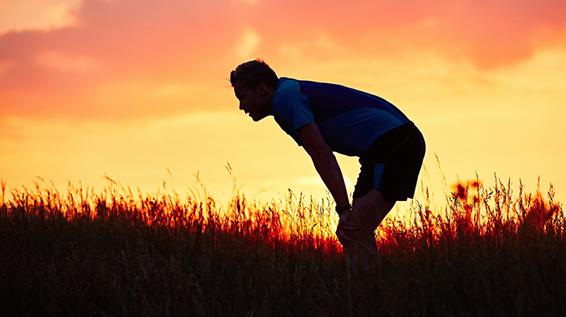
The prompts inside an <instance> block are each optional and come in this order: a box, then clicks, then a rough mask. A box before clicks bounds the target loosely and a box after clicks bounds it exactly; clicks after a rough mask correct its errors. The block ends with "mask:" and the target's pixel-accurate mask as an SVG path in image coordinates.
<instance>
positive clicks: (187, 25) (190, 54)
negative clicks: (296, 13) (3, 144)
mask: <svg viewBox="0 0 566 317" xmlns="http://www.w3.org/2000/svg"><path fill="white" fill-rule="evenodd" d="M50 3H52V4H53V5H57V4H56V3H55V0H52V1H51V2H50ZM58 5H60V3H59V4H58ZM36 7H37V8H42V7H41V6H36ZM69 13H70V14H71V13H72V17H73V21H75V23H72V24H69V25H64V26H62V27H59V28H55V29H51V28H48V29H35V28H34V29H32V30H19V31H12V32H8V33H5V34H1V35H0V114H2V115H16V116H63V117H78V116H85V115H86V116H91V117H99V118H114V117H117V116H120V115H126V116H131V115H134V116H144V115H156V114H159V113H160V112H161V111H162V110H163V113H170V111H173V110H174V109H173V108H174V106H173V105H170V104H168V105H161V104H159V103H158V101H157V100H155V98H153V99H147V98H146V99H144V96H146V95H147V94H144V91H147V90H159V89H161V88H163V87H162V86H163V85H162V83H163V82H186V81H190V80H192V81H194V82H196V83H202V82H205V81H207V80H208V81H209V82H210V81H215V83H217V84H218V85H221V84H222V78H223V75H224V73H225V72H226V70H225V69H226V68H227V66H226V64H227V62H226V59H227V57H226V55H227V52H228V53H229V52H230V51H233V48H234V46H235V43H236V42H237V41H238V38H239V35H240V34H239V33H240V30H241V29H243V22H242V21H241V20H239V18H238V7H237V4H236V3H232V2H226V1H220V0H212V1H198V2H196V1H185V0H167V1H159V2H157V1H153V0H121V1H108V0H84V1H83V2H82V3H81V5H80V6H79V7H77V8H75V9H74V10H73V11H70V12H69ZM249 40H252V41H251V42H249V43H248V46H249V47H248V49H253V48H254V46H255V45H256V43H254V42H253V40H254V38H250V39H249ZM250 44H251V46H250ZM233 55H234V56H235V55H236V53H235V52H234V53H233ZM213 60H214V61H216V62H215V63H211V61H213ZM230 64H231V63H230ZM116 87H121V88H124V87H126V88H125V90H123V91H120V90H117V89H116ZM127 87H137V88H139V89H145V90H144V91H135V90H132V89H129V88H127ZM162 92H163V90H162ZM172 92H173V90H171V89H169V91H168V92H167V93H166V94H169V95H170V94H171V93H172ZM204 96H206V92H205V93H204ZM100 100H104V102H100ZM111 100H114V101H115V102H114V104H112V105H109V104H108V102H111ZM189 101H191V100H186V102H189ZM193 101H194V100H193ZM119 102H122V103H119ZM176 106H177V107H178V104H177V105H176ZM206 106H207V105H204V104H203V103H202V102H200V103H199V102H193V103H191V107H196V108H198V107H206ZM167 109H169V110H170V111H168V110H167ZM145 111H148V112H145ZM178 111H183V110H181V109H180V108H179V109H178ZM185 111H186V108H185Z"/></svg>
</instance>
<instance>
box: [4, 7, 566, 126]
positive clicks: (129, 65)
mask: <svg viewBox="0 0 566 317" xmlns="http://www.w3.org/2000/svg"><path fill="white" fill-rule="evenodd" d="M244 2H246V1H244ZM244 2H242V1H241V0H238V1H235V0H234V1H226V0H211V1H186V0H164V1H154V0H82V1H79V0H73V1H71V2H66V1H62V0H46V1H39V0H23V1H21V2H12V3H19V4H18V5H15V4H10V5H7V4H6V3H7V2H2V4H0V12H2V13H0V20H1V21H8V20H10V19H6V17H8V16H11V15H10V14H7V13H5V12H20V13H18V16H19V18H18V19H15V18H12V19H11V20H10V21H11V22H9V23H8V22H3V23H4V27H3V26H2V25H1V24H0V30H2V29H3V28H4V30H5V29H6V28H7V29H10V30H12V31H10V32H6V31H4V33H0V115H3V116H5V115H11V116H33V117H41V116H49V117H52V116H63V117H71V118H83V117H90V118H104V119H108V118H122V117H128V118H129V117H132V116H137V117H143V116H150V115H164V114H168V115H171V114H174V113H177V112H183V111H187V108H189V109H190V110H202V109H205V108H206V109H208V110H210V109H211V108H214V109H221V108H222V107H224V106H225V105H224V104H225V101H222V100H221V98H220V97H219V95H221V94H219V93H214V91H213V90H215V89H216V91H218V89H219V87H228V88H229V85H227V84H226V82H225V81H224V79H225V78H226V77H227V73H228V71H229V69H231V68H232V67H234V65H236V64H237V62H238V61H241V60H242V59H247V58H250V57H262V58H264V59H266V60H267V61H268V62H270V61H272V60H277V59H278V61H274V64H275V65H278V64H279V65H281V64H284V63H285V62H294V63H302V65H300V67H309V65H305V63H309V62H311V61H321V62H322V61H331V60H332V59H333V58H335V57H340V59H341V60H349V61H354V60H355V59H367V58H375V57H381V58H385V59H389V60H390V61H394V60H396V59H397V58H398V57H399V56H401V55H403V54H405V53H410V54H413V56H414V55H415V54H414V53H415V52H420V51H423V52H424V51H426V52H427V53H428V52H433V53H434V54H438V55H441V56H443V57H444V58H445V59H448V60H450V61H456V62H458V61H464V62H471V63H472V64H473V65H475V66H476V67H480V68H482V69H489V70H492V69H496V68H498V67H503V66H506V65H510V64H513V63H518V62H520V61H522V60H525V59H528V58H530V57H531V55H532V54H534V51H536V50H537V49H540V48H541V47H544V46H552V45H558V44H557V43H560V44H559V45H565V44H566V41H565V40H564V38H565V35H566V20H564V19H563V17H564V16H566V2H564V1H559V0H548V1H538V0H524V1H519V2H517V1H511V0H499V1H492V2H486V1H482V2H478V1H472V0H461V1H448V0H445V1H440V0H432V1H426V2H424V1H420V0H406V1H397V2H394V1H386V0H372V1H369V0H362V1H360V0H358V1H348V2H346V1H322V0H313V1H307V2H305V1H299V0H288V1H268V0H264V1H251V3H244ZM248 2H249V1H248ZM67 4H68V5H67ZM250 4H253V5H250ZM7 6H8V7H10V6H11V7H10V8H16V9H11V10H12V11H5V10H4V11H2V9H6V8H8V7H7ZM26 6H28V7H26ZM32 9H33V10H32ZM49 10H51V12H59V13H57V14H54V13H50V14H48V15H49V16H51V17H52V18H49V19H47V18H46V19H44V18H41V17H40V16H39V15H38V14H39V13H37V14H35V13H34V14H35V15H34V16H29V12H40V13H41V14H43V12H49ZM24 13H25V14H24ZM4 15H6V17H5V16H4ZM56 17H58V18H56ZM62 17H65V18H62ZM33 20H37V21H36V22H37V23H35V22H34V23H31V22H30V21H33ZM7 25H10V26H7ZM0 32H2V31H0ZM260 34H261V36H260ZM297 67H299V66H297ZM179 83H180V84H179ZM205 83H208V86H207V85H205ZM195 85H200V86H199V87H208V88H205V89H199V90H198V91H196V92H195V93H194V94H193V93H192V92H193V91H195V90H191V88H187V87H194V86H195ZM187 105H188V106H187Z"/></svg>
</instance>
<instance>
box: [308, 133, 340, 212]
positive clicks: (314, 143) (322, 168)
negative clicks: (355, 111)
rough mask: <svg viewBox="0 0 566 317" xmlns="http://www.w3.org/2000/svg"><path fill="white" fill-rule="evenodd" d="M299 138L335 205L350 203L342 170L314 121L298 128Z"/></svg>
mask: <svg viewBox="0 0 566 317" xmlns="http://www.w3.org/2000/svg"><path fill="white" fill-rule="evenodd" d="M298 133H299V139H300V140H301V143H302V144H303V147H304V148H305V150H306V151H307V153H308V154H309V156H310V157H311V159H312V161H313V163H314V167H315V168H316V171H317V172H318V174H319V175H320V177H321V178H322V181H323V182H324V184H325V185H326V187H327V188H328V190H329V191H330V193H331V194H332V197H333V198H334V201H335V202H336V205H337V206H346V205H349V204H350V200H349V198H348V193H347V192H346V185H345V184H344V178H343V177H342V171H341V170H340V166H339V165H338V162H337V161H336V157H335V156H334V153H332V150H330V147H329V146H328V144H326V142H325V141H324V138H323V137H322V134H321V133H320V130H319V129H318V126H317V125H316V123H314V122H311V123H309V124H307V125H305V126H303V127H301V128H300V129H299V130H298Z"/></svg>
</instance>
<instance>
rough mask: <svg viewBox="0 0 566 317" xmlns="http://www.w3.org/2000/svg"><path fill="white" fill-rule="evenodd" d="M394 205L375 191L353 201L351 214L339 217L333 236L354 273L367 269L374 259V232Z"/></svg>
mask: <svg viewBox="0 0 566 317" xmlns="http://www.w3.org/2000/svg"><path fill="white" fill-rule="evenodd" d="M394 205H395V202H394V201H393V202H392V201H388V200H386V199H385V198H383V196H382V194H381V192H380V191H379V190H377V189H371V190H370V191H369V192H368V193H367V194H365V195H364V196H361V197H358V198H354V201H353V203H352V211H351V212H349V213H347V214H345V215H342V217H341V218H340V221H339V223H338V228H337V230H336V235H337V236H338V240H339V241H340V243H342V246H343V247H344V252H345V253H346V256H347V258H348V261H349V262H350V266H351V267H352V269H353V270H354V271H360V270H364V269H366V270H367V269H369V266H371V263H372V262H374V260H375V258H376V257H377V246H376V244H375V238H374V231H375V229H376V228H377V227H378V226H379V224H380V223H381V221H382V220H383V219H384V218H385V216H387V214H388V213H389V211H390V210H391V209H392V208H393V206H394Z"/></svg>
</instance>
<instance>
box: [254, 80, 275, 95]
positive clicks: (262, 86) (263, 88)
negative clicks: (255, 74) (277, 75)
mask: <svg viewBox="0 0 566 317" xmlns="http://www.w3.org/2000/svg"><path fill="white" fill-rule="evenodd" d="M257 89H258V92H259V93H260V94H261V95H263V96H265V95H267V94H269V93H270V92H271V90H272V89H271V88H269V86H267V84H266V83H265V82H263V81H260V82H259V83H258V84H257Z"/></svg>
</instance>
